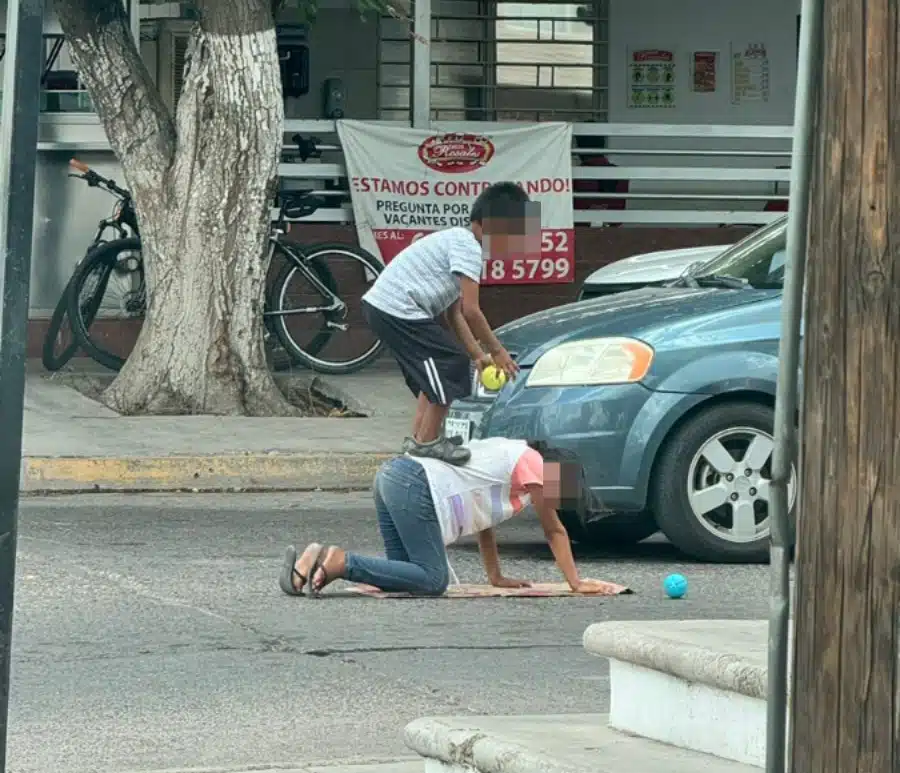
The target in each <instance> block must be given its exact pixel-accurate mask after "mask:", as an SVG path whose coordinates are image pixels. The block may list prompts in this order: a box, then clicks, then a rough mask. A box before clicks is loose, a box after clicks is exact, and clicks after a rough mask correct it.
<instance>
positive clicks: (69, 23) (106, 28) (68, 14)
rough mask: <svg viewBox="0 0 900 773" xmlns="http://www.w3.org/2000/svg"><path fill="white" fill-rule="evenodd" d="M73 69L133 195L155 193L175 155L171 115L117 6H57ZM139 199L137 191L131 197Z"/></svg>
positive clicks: (106, 1) (94, 1)
mask: <svg viewBox="0 0 900 773" xmlns="http://www.w3.org/2000/svg"><path fill="white" fill-rule="evenodd" d="M55 8H56V14H57V16H58V18H59V23H60V25H61V26H62V29H63V32H64V33H65V35H66V40H67V41H68V44H69V51H70V53H71V56H72V60H73V62H74V63H75V67H76V68H77V69H78V72H79V75H80V76H81V79H82V81H83V82H84V84H85V85H86V86H87V89H88V93H89V94H90V96H91V100H92V101H93V103H94V108H95V109H96V111H97V115H98V116H99V117H100V120H101V121H102V123H103V126H104V128H105V129H106V135H107V137H108V138H109V143H110V145H111V146H112V149H113V151H114V152H115V154H116V156H117V157H118V159H119V161H120V162H121V163H122V167H123V170H124V172H125V178H126V180H127V181H128V183H129V185H131V187H132V188H133V189H135V188H141V187H143V188H144V189H152V188H156V189H157V190H158V189H159V187H160V186H162V185H163V183H164V181H165V175H166V172H167V170H168V168H169V166H170V165H171V163H172V160H173V158H174V155H175V146H176V135H175V124H174V121H173V119H172V115H171V113H170V112H169V110H168V108H167V107H166V105H165V103H164V102H163V99H162V96H161V94H160V93H159V90H158V89H157V87H156V84H155V83H154V81H153V78H152V76H151V75H150V72H149V71H148V70H147V67H146V65H145V64H144V61H143V59H142V58H141V55H140V52H139V51H138V48H137V43H136V42H135V41H134V39H133V38H132V36H131V29H130V27H129V24H128V17H127V15H126V13H125V8H124V5H123V3H122V2H121V0H55ZM135 193H137V191H135Z"/></svg>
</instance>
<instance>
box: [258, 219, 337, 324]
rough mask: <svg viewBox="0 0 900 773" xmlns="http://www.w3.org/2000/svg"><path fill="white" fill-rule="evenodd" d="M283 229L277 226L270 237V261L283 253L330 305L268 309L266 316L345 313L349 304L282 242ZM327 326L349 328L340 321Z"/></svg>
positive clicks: (300, 256)
mask: <svg viewBox="0 0 900 773" xmlns="http://www.w3.org/2000/svg"><path fill="white" fill-rule="evenodd" d="M282 233H283V231H282V230H281V229H278V228H276V229H275V232H274V234H273V235H272V236H270V237H269V262H270V263H271V261H272V258H273V257H275V253H276V252H281V253H283V254H284V255H285V256H286V257H287V259H288V260H289V261H290V262H291V263H292V264H293V265H294V266H295V267H296V268H297V270H298V271H299V272H300V273H301V274H303V276H305V277H306V278H307V279H308V280H309V283H310V284H311V285H312V286H313V287H314V288H315V289H316V291H317V292H318V293H319V294H320V295H321V296H322V297H323V298H325V299H326V300H330V303H329V305H327V306H305V307H303V308H299V309H287V310H282V311H267V312H264V314H263V316H264V317H288V316H293V315H295V314H318V313H320V312H325V313H344V312H346V310H347V304H346V303H344V302H343V301H342V300H341V299H340V298H338V296H337V295H335V294H334V293H333V292H332V291H331V289H330V288H329V287H328V286H327V285H326V284H325V283H324V282H322V280H321V279H319V277H318V276H316V272H315V271H313V270H312V269H310V267H309V266H308V265H307V262H306V260H305V259H304V257H303V256H302V255H300V254H298V253H297V252H296V251H295V250H294V249H293V248H291V247H289V246H288V245H286V244H284V243H282V241H281V239H280V238H279V237H280V236H281V234H282ZM326 326H328V327H333V328H338V329H341V330H345V329H346V328H347V326H346V325H342V324H340V323H338V322H331V321H329V322H326Z"/></svg>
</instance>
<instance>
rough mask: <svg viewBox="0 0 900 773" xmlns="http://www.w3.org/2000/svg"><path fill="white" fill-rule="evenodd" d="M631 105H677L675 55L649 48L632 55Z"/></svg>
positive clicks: (629, 98) (634, 106)
mask: <svg viewBox="0 0 900 773" xmlns="http://www.w3.org/2000/svg"><path fill="white" fill-rule="evenodd" d="M628 107H633V108H653V107H656V108H659V107H675V54H674V52H672V51H665V50H662V49H658V48H645V49H640V50H638V51H631V52H629V54H628Z"/></svg>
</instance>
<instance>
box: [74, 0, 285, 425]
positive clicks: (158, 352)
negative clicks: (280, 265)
mask: <svg viewBox="0 0 900 773" xmlns="http://www.w3.org/2000/svg"><path fill="white" fill-rule="evenodd" d="M196 5H197V6H198V7H199V10H200V21H199V24H198V25H197V26H196V27H195V29H194V32H193V34H192V39H191V43H190V46H189V50H188V57H187V64H186V66H185V74H184V83H183V87H182V92H181V97H180V100H179V103H178V108H177V115H176V116H175V118H174V119H173V117H172V116H171V114H170V113H169V111H168V110H167V108H166V106H165V105H164V103H163V101H162V98H161V97H160V94H159V92H158V90H157V88H156V86H155V84H154V83H153V79H152V78H151V76H150V74H149V72H148V71H147V69H146V67H145V65H144V64H143V62H142V60H141V57H140V55H139V53H138V51H137V48H136V46H135V43H134V41H133V39H132V38H131V34H130V30H129V27H128V23H127V18H126V16H125V13H124V11H123V7H122V3H121V2H120V0H56V10H57V14H58V16H59V19H60V23H61V25H62V28H63V31H64V32H65V34H66V37H67V40H68V42H69V46H70V49H71V52H72V58H73V60H74V62H75V65H76V67H77V68H78V70H79V72H80V74H81V77H82V79H83V80H84V83H85V85H86V86H87V89H88V91H89V93H90V95H91V98H92V99H93V101H94V104H95V106H96V109H97V112H98V114H99V116H100V119H101V121H102V122H103V125H104V127H105V129H106V133H107V136H108V138H109V141H110V144H111V146H112V148H113V150H114V151H115V153H116V155H117V157H118V158H119V160H120V162H121V164H122V168H123V173H124V176H125V179H126V181H127V183H128V185H129V187H130V188H131V190H132V192H133V194H134V196H135V204H136V206H137V211H138V217H139V220H140V224H141V238H142V244H143V255H144V262H145V270H146V281H147V290H148V308H147V313H146V317H145V321H144V325H143V328H142V329H141V333H140V336H139V338H138V341H137V343H136V345H135V348H134V350H133V352H132V354H131V356H130V357H129V359H128V362H127V363H126V364H125V366H124V367H123V368H122V370H121V372H120V373H119V375H118V376H117V378H116V379H115V381H114V382H113V384H112V385H111V386H110V387H109V389H108V390H107V391H106V392H105V394H104V397H103V399H104V402H106V404H107V405H109V406H110V407H111V408H113V409H115V410H117V411H119V412H121V413H125V414H137V413H178V414H182V413H213V414H247V415H272V414H286V413H291V412H293V409H292V408H291V407H290V406H289V405H288V404H287V402H286V401H285V400H284V398H283V396H282V394H281V392H280V391H279V390H278V388H277V387H276V386H275V382H274V381H273V379H272V376H271V374H270V372H269V370H268V368H267V367H266V358H265V350H264V345H263V337H262V334H263V327H262V310H263V293H264V282H265V275H266V269H267V259H268V254H267V250H266V248H265V247H266V238H267V235H268V229H269V206H270V202H271V199H272V195H273V193H274V185H275V182H276V180H277V175H278V163H279V159H280V153H281V143H282V135H283V119H284V108H283V101H282V95H281V80H280V72H279V67H278V51H277V44H276V39H275V25H274V19H273V17H272V12H271V2H270V0H204V1H203V2H198V3H196Z"/></svg>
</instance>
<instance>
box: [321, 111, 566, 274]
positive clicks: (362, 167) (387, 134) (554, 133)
mask: <svg viewBox="0 0 900 773" xmlns="http://www.w3.org/2000/svg"><path fill="white" fill-rule="evenodd" d="M338 136H339V137H340V140H341V145H342V147H343V150H344V160H345V163H346V165H347V176H348V177H349V178H350V196H351V199H352V202H353V213H354V219H355V220H356V232H357V235H358V237H359V243H360V245H361V246H362V247H363V248H365V249H367V250H369V252H372V253H373V254H375V255H380V256H381V258H382V260H384V262H385V263H387V262H389V261H390V260H392V259H393V258H394V257H395V256H396V255H397V253H399V252H400V251H401V250H402V249H404V248H405V247H406V246H408V245H409V244H410V243H412V242H413V241H415V239H417V238H419V237H421V236H424V235H425V234H427V233H430V232H432V231H437V230H441V229H443V228H451V227H453V226H467V225H468V224H469V208H470V207H471V205H472V203H473V202H474V201H475V199H476V197H477V196H478V194H479V193H481V191H482V190H484V189H485V188H486V187H487V186H488V185H490V184H491V183H495V182H501V181H506V180H511V181H514V182H517V183H518V184H519V185H521V186H522V187H523V188H524V189H525V191H526V192H527V193H528V195H529V197H530V198H531V199H532V200H533V201H537V202H539V203H540V209H541V255H540V257H534V258H516V259H511V260H503V259H489V260H486V261H485V264H484V269H483V272H482V283H483V284H550V283H562V282H572V281H574V279H575V231H574V226H573V208H572V127H571V125H570V124H566V123H542V124H537V125H524V126H516V127H512V128H501V129H492V130H490V131H486V132H484V133H478V134H476V133H467V132H441V131H439V130H432V131H425V130H420V129H409V128H406V127H398V126H391V125H388V124H378V123H369V122H366V121H349V120H347V121H338Z"/></svg>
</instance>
